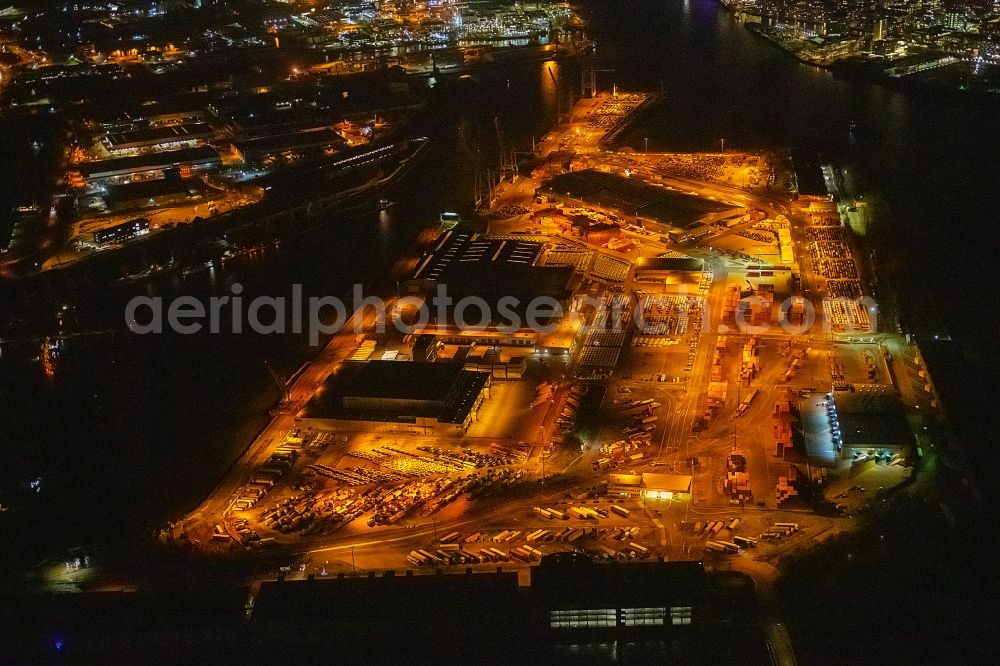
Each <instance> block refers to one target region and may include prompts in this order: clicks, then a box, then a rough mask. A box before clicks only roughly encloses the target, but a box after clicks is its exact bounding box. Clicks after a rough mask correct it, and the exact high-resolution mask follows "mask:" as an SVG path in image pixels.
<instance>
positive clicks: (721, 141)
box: [719, 139, 726, 155]
mask: <svg viewBox="0 0 1000 666" xmlns="http://www.w3.org/2000/svg"><path fill="white" fill-rule="evenodd" d="M719 152H720V153H721V154H723V155H725V154H726V140H725V139H719Z"/></svg>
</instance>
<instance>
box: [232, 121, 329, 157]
mask: <svg viewBox="0 0 1000 666" xmlns="http://www.w3.org/2000/svg"><path fill="white" fill-rule="evenodd" d="M233 145H235V146H236V149H237V150H239V151H240V152H241V153H248V152H249V153H255V154H262V155H266V154H268V153H276V152H284V151H286V150H302V149H305V148H315V147H319V146H328V145H337V146H343V145H345V142H344V139H343V137H341V136H340V135H339V134H337V132H336V131H335V130H333V129H332V128H330V127H321V128H318V129H310V130H303V131H301V132H290V133H288V134H276V135H274V136H263V137H260V138H257V139H245V140H243V141H237V142H235V143H234V144H233Z"/></svg>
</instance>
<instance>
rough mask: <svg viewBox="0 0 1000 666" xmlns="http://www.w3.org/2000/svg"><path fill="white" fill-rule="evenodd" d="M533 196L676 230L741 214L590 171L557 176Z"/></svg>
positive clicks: (679, 194) (712, 203)
mask: <svg viewBox="0 0 1000 666" xmlns="http://www.w3.org/2000/svg"><path fill="white" fill-rule="evenodd" d="M536 195H538V196H544V197H548V198H549V199H550V200H552V199H554V200H557V201H561V202H563V203H565V204H568V205H577V206H579V205H584V204H591V205H596V206H600V207H602V208H608V209H614V210H617V211H619V212H620V213H622V214H623V215H626V216H628V217H635V218H638V219H640V220H648V221H650V222H656V223H659V224H663V225H667V226H669V227H674V228H676V229H690V228H693V227H695V226H697V225H698V224H699V223H700V221H701V220H702V218H705V217H707V216H710V215H712V214H716V217H718V215H719V214H722V213H729V212H731V213H732V214H737V213H741V212H742V211H743V209H742V208H736V207H733V206H729V205H727V204H722V203H719V202H716V201H711V200H709V199H703V198H701V197H698V196H694V195H691V194H684V193H681V192H675V191H672V190H668V189H664V188H662V187H656V186H654V185H649V184H647V183H643V182H641V181H637V180H633V179H631V178H626V177H624V176H619V175H616V174H613V173H606V172H603V171H596V170H594V169H585V170H583V171H570V172H568V173H564V174H560V175H558V176H556V177H555V178H553V179H552V180H550V181H548V182H546V183H545V184H544V185H542V186H541V187H540V188H538V190H537V191H536Z"/></svg>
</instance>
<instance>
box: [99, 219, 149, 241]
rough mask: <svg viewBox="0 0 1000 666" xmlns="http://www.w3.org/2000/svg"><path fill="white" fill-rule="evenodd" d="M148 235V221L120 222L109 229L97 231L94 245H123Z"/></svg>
mask: <svg viewBox="0 0 1000 666" xmlns="http://www.w3.org/2000/svg"><path fill="white" fill-rule="evenodd" d="M147 233H149V220H147V219H146V218H144V217H139V218H136V219H134V220H129V221H128V222H122V223H121V224H116V225H114V226H111V227H105V228H104V229H98V230H97V231H95V232H94V243H96V244H97V245H98V246H102V247H103V246H107V245H114V244H116V243H124V242H125V241H127V240H132V239H133V238H136V237H138V236H142V235H144V234H147Z"/></svg>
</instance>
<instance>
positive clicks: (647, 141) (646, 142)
mask: <svg viewBox="0 0 1000 666" xmlns="http://www.w3.org/2000/svg"><path fill="white" fill-rule="evenodd" d="M643 141H644V142H645V144H646V149H645V151H644V152H647V153H648V152H649V137H648V136H647V137H646V138H645V139H643Z"/></svg>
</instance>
